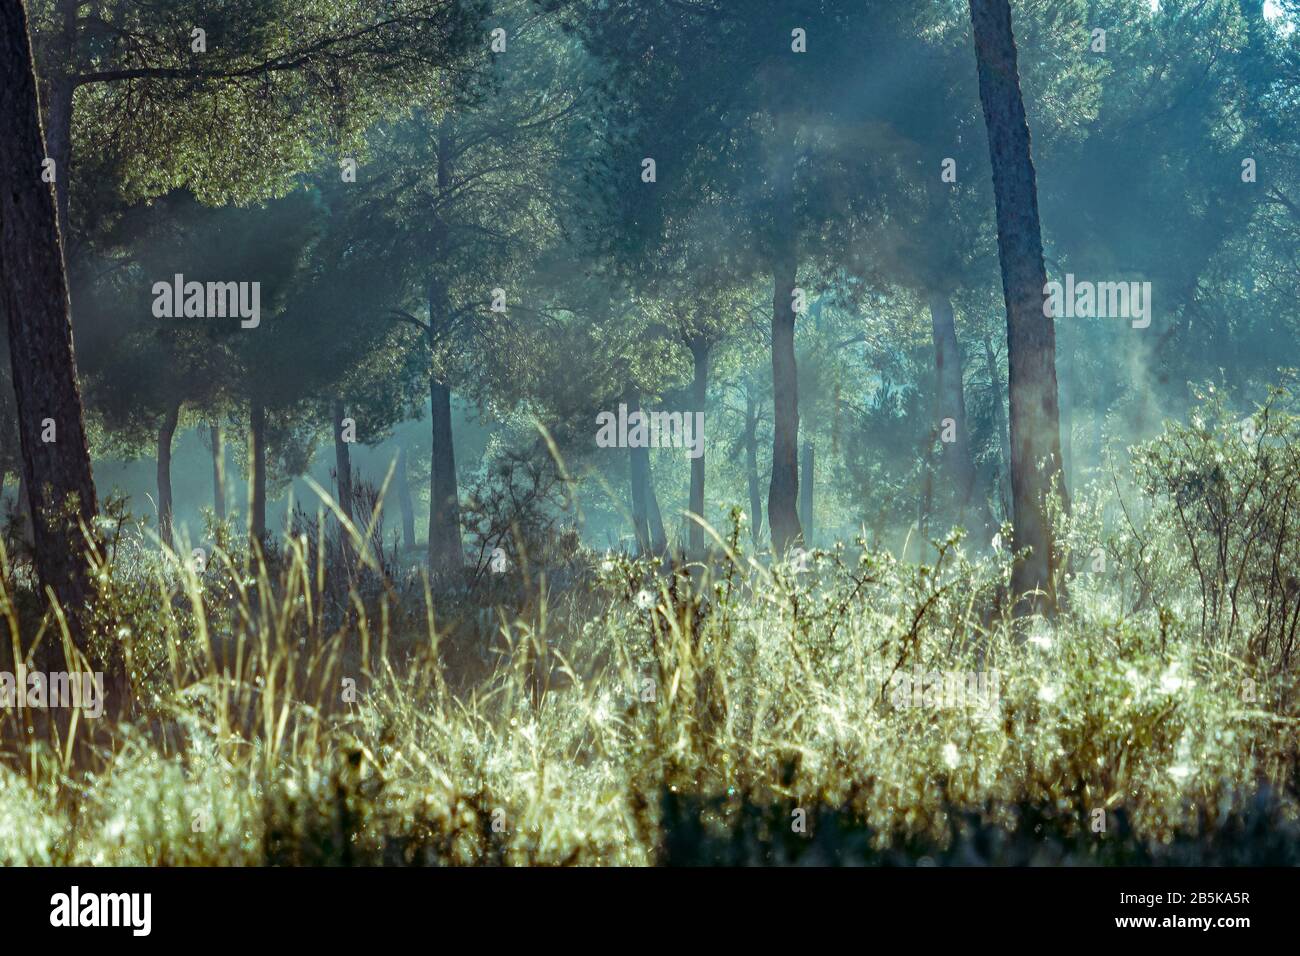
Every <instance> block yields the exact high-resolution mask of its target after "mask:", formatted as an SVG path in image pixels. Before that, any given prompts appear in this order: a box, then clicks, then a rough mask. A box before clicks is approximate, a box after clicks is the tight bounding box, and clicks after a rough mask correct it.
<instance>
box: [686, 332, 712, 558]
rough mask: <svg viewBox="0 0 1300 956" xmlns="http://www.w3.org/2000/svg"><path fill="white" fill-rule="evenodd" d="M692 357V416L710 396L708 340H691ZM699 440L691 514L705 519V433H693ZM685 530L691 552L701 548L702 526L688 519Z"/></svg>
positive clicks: (693, 461) (689, 413)
mask: <svg viewBox="0 0 1300 956" xmlns="http://www.w3.org/2000/svg"><path fill="white" fill-rule="evenodd" d="M691 358H692V360H693V361H694V365H695V378H694V380H693V381H692V383H691V405H692V407H691V408H690V409H688V410H687V414H688V415H690V416H692V419H693V418H694V414H695V413H696V412H703V411H704V410H705V409H704V406H705V405H706V404H707V402H708V396H709V344H708V343H707V342H700V341H696V342H692V343H691ZM693 437H694V438H695V440H696V441H697V442H699V448H700V456H699V457H698V458H692V459H691V503H690V509H691V513H692V514H694V515H698V516H699V518H700V519H701V520H703V518H704V436H703V435H702V434H701V435H695V436H693ZM688 520H689V521H690V524H689V527H688V531H687V545H688V547H689V548H690V551H691V554H692V555H699V554H701V553H702V552H703V551H704V529H703V528H702V527H700V525H699V523H698V522H696V521H694V520H690V519H688Z"/></svg>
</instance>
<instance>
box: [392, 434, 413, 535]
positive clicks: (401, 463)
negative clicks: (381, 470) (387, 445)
mask: <svg viewBox="0 0 1300 956" xmlns="http://www.w3.org/2000/svg"><path fill="white" fill-rule="evenodd" d="M396 478H397V503H398V505H399V507H400V508H401V509H402V546H403V547H404V548H405V549H406V550H407V551H412V550H414V549H415V507H414V506H413V505H412V504H411V482H410V480H409V479H408V478H407V476H406V448H405V447H403V446H401V445H399V446H398V448H397V475H396Z"/></svg>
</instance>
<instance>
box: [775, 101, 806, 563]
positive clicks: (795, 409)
mask: <svg viewBox="0 0 1300 956" xmlns="http://www.w3.org/2000/svg"><path fill="white" fill-rule="evenodd" d="M781 125H782V129H783V131H785V132H786V134H785V135H783V136H782V137H781V143H780V146H778V149H779V150H780V152H779V154H778V156H777V169H776V172H775V174H774V175H775V180H774V181H775V184H776V195H775V196H774V197H773V207H772V208H773V227H774V228H773V241H774V243H775V249H774V256H773V262H772V396H773V428H772V480H771V483H770V485H769V486H768V492H767V523H768V525H769V526H770V527H771V529H772V549H773V551H775V552H776V553H777V554H784V553H785V551H786V549H787V548H789V547H790V545H791V544H792V543H794V541H795V540H797V539H798V538H799V536H800V533H801V532H800V528H799V514H798V510H797V508H798V500H799V375H798V369H797V366H796V363H795V356H794V324H795V312H794V289H795V282H796V278H795V274H796V272H797V271H798V264H799V258H798V249H797V246H796V242H795V223H794V148H795V143H794V135H793V132H791V131H788V130H789V125H790V124H789V122H788V121H787V122H784V123H782V124H781Z"/></svg>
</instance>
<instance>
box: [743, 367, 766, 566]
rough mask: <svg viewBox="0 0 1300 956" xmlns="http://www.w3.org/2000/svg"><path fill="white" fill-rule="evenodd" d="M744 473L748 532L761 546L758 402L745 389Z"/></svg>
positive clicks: (751, 392) (755, 542) (755, 544)
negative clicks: (748, 519) (746, 492)
mask: <svg viewBox="0 0 1300 956" xmlns="http://www.w3.org/2000/svg"><path fill="white" fill-rule="evenodd" d="M745 475H746V477H747V479H748V481H749V518H750V525H749V533H750V536H751V537H752V538H753V539H754V547H756V548H760V547H762V535H763V497H762V494H761V493H760V492H759V484H758V404H757V402H755V401H754V393H753V391H752V390H751V389H750V388H746V389H745Z"/></svg>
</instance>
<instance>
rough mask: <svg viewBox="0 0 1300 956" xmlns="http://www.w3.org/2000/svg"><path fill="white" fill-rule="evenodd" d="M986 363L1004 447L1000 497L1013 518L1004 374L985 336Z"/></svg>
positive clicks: (1000, 442)
mask: <svg viewBox="0 0 1300 956" xmlns="http://www.w3.org/2000/svg"><path fill="white" fill-rule="evenodd" d="M984 364H985V365H986V366H987V368H988V375H989V388H990V389H992V398H993V427H994V428H996V429H997V430H998V445H999V447H1000V448H1001V449H1002V459H1001V465H1000V467H999V468H998V497H999V498H1000V499H1001V501H1002V514H1003V515H1004V516H1005V518H1006V519H1007V520H1008V521H1009V520H1011V442H1010V440H1009V439H1008V437H1007V420H1006V416H1005V410H1004V408H1003V404H1002V403H1003V398H1002V374H1001V372H1000V371H999V369H998V360H997V358H996V357H995V356H994V354H993V342H992V341H991V340H990V339H989V337H988V335H987V334H986V335H985V336H984Z"/></svg>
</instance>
